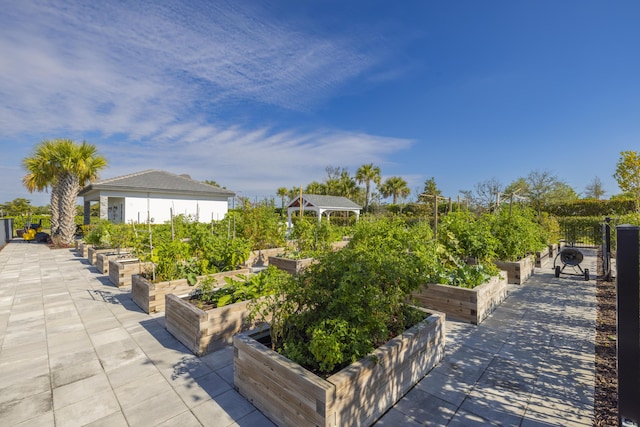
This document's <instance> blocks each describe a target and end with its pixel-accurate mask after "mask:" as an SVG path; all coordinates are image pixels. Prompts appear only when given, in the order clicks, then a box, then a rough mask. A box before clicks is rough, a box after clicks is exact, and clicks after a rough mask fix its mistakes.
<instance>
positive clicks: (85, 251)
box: [76, 241, 91, 258]
mask: <svg viewBox="0 0 640 427" xmlns="http://www.w3.org/2000/svg"><path fill="white" fill-rule="evenodd" d="M89 246H91V245H89V244H88V243H86V242H83V241H80V242H78V243H77V246H76V249H77V250H78V252H80V256H81V257H82V258H86V257H87V256H88V255H89Z"/></svg>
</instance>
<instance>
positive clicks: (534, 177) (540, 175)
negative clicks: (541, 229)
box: [525, 170, 560, 217]
mask: <svg viewBox="0 0 640 427" xmlns="http://www.w3.org/2000/svg"><path fill="white" fill-rule="evenodd" d="M525 180H526V182H527V184H528V186H529V188H528V190H529V191H528V194H526V195H527V196H528V197H529V201H530V203H531V205H532V206H533V208H534V209H535V210H536V212H538V217H540V215H541V213H542V207H543V206H544V205H545V204H547V203H549V202H550V196H551V195H552V193H553V191H554V190H556V189H557V188H558V183H559V182H560V181H559V180H558V178H557V177H556V176H555V175H554V174H552V173H551V172H549V171H540V170H533V171H531V172H529V175H527V177H526V178H525ZM555 201H557V200H555Z"/></svg>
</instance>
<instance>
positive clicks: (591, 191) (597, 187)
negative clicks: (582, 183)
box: [584, 176, 606, 200]
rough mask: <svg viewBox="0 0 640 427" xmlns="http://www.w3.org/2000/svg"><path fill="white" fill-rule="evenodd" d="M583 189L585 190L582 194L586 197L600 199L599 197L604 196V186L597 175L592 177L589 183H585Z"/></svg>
mask: <svg viewBox="0 0 640 427" xmlns="http://www.w3.org/2000/svg"><path fill="white" fill-rule="evenodd" d="M585 189H586V191H585V194H584V196H585V198H587V199H596V200H600V197H602V196H604V195H605V193H606V191H604V188H603V186H602V181H600V178H598V177H597V176H596V177H595V178H593V180H592V181H591V183H590V184H589V185H587V186H586V187H585Z"/></svg>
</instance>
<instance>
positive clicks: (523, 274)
mask: <svg viewBox="0 0 640 427" xmlns="http://www.w3.org/2000/svg"><path fill="white" fill-rule="evenodd" d="M494 264H495V265H496V266H497V267H498V268H499V269H500V270H504V271H506V272H507V281H508V282H509V283H512V284H514V285H522V284H523V283H524V282H526V281H527V280H529V277H531V275H532V274H533V266H534V265H535V262H534V260H533V255H527V256H526V257H524V258H522V259H520V260H518V261H513V262H511V261H495V262H494Z"/></svg>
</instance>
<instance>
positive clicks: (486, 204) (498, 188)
mask: <svg viewBox="0 0 640 427" xmlns="http://www.w3.org/2000/svg"><path fill="white" fill-rule="evenodd" d="M502 193H504V185H503V184H502V183H501V182H500V181H498V180H497V179H496V178H491V179H488V180H486V181H482V182H479V183H477V184H476V186H475V197H474V199H475V201H476V203H477V204H478V205H479V206H481V207H483V208H487V209H490V208H491V207H492V206H494V205H496V206H497V205H498V203H499V202H500V197H502Z"/></svg>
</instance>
